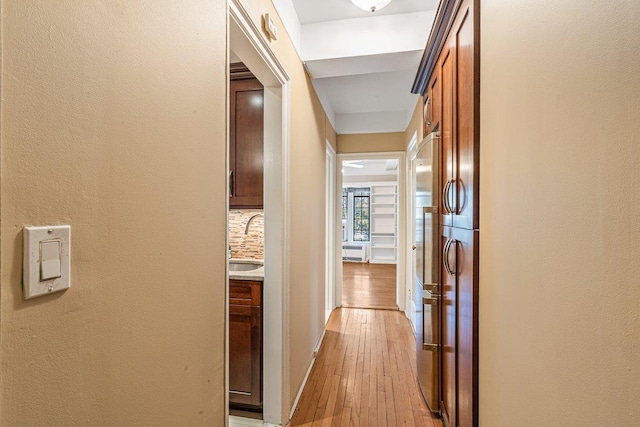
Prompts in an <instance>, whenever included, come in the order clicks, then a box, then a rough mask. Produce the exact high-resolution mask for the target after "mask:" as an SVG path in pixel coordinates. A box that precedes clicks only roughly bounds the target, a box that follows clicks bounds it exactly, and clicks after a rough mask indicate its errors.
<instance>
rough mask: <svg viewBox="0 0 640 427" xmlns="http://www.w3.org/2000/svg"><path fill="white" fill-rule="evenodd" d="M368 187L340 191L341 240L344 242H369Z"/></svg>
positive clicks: (348, 188) (369, 189) (369, 192)
mask: <svg viewBox="0 0 640 427" xmlns="http://www.w3.org/2000/svg"><path fill="white" fill-rule="evenodd" d="M370 196H371V188H369V187H359V188H353V187H347V188H343V189H342V240H343V241H344V242H347V241H349V242H368V241H369V240H370V234H371V233H370V226H369V217H370V215H369V214H370Z"/></svg>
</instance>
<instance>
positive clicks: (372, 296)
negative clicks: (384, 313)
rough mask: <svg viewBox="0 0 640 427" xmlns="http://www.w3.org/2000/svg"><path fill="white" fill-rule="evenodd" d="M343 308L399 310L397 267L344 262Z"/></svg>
mask: <svg viewBox="0 0 640 427" xmlns="http://www.w3.org/2000/svg"><path fill="white" fill-rule="evenodd" d="M342 306H343V307H349V308H378V309H386V310H397V309H398V305H397V304H396V265H395V264H370V263H359V262H343V263H342Z"/></svg>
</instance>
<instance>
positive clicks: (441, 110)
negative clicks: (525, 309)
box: [413, 0, 480, 427]
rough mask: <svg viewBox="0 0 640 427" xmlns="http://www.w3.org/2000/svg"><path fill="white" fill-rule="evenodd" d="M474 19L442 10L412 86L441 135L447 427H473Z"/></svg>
mask: <svg viewBox="0 0 640 427" xmlns="http://www.w3.org/2000/svg"><path fill="white" fill-rule="evenodd" d="M479 16H480V15H479V0H443V1H442V2H440V7H439V9H438V12H437V14H436V19H435V23H434V26H433V30H432V32H431V34H430V36H429V41H428V43H427V48H426V49H425V53H424V55H423V58H422V62H421V64H420V68H419V71H418V74H417V76H416V80H415V82H414V86H413V92H414V93H420V94H422V95H423V96H425V99H430V101H429V103H430V104H432V105H433V106H434V108H436V109H438V110H437V111H433V112H429V109H428V108H427V110H426V113H425V118H427V119H429V118H430V117H433V118H434V119H432V120H430V121H431V124H429V123H427V122H425V129H426V130H435V129H437V130H438V132H439V133H440V153H441V154H440V182H441V188H440V197H439V199H440V213H441V215H440V224H441V236H440V250H441V261H442V268H441V278H440V284H441V286H442V289H441V296H440V298H441V307H442V309H441V311H440V313H441V318H440V320H441V322H440V324H441V331H440V332H441V337H442V342H441V348H440V356H441V357H440V372H441V377H440V386H441V393H440V396H441V399H440V412H441V414H442V418H443V421H444V425H445V426H446V427H457V426H459V427H477V426H478V260H479V253H478V240H479V230H478V228H479V200H480V199H479V171H480V169H479V153H480V131H479V129H480V120H479V106H480V85H479V77H480V51H479V49H480V44H479V28H480V27H479V24H480V19H479ZM436 98H439V99H436ZM436 118H437V119H436ZM436 123H437V124H436ZM434 126H437V127H434Z"/></svg>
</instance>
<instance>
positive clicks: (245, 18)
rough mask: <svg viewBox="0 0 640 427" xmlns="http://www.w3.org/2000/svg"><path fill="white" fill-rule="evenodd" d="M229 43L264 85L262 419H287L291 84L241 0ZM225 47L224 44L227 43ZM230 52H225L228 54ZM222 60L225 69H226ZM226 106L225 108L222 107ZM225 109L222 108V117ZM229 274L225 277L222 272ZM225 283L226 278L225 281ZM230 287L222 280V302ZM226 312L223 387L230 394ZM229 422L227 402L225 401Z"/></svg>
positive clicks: (234, 5) (232, 4)
mask: <svg viewBox="0 0 640 427" xmlns="http://www.w3.org/2000/svg"><path fill="white" fill-rule="evenodd" d="M228 31H229V34H228V37H227V40H228V43H229V46H230V45H231V44H232V45H233V51H234V53H235V54H236V55H237V56H238V57H239V58H240V59H241V60H242V62H244V64H245V65H246V66H247V67H248V68H249V69H250V70H251V72H252V73H253V74H254V75H255V76H256V77H257V78H258V80H260V82H261V83H262V84H263V85H264V88H265V91H264V94H265V100H264V102H265V104H264V105H265V133H264V174H265V180H264V181H265V183H266V182H268V183H269V185H268V186H265V188H264V196H265V197H264V217H265V237H264V239H265V268H264V283H265V285H264V287H263V304H264V308H263V316H264V318H263V357H264V359H263V366H264V368H263V391H264V393H263V420H264V422H265V423H271V424H276V425H286V423H287V422H288V421H289V409H290V402H291V398H290V395H291V392H290V386H289V383H290V381H289V375H290V374H289V340H288V338H287V337H288V336H289V286H290V284H289V280H290V279H289V271H290V268H289V262H290V261H289V251H290V250H289V247H290V244H289V147H290V108H291V107H290V105H291V84H290V80H289V76H288V75H287V72H286V70H285V69H284V67H283V66H282V64H281V63H280V62H279V61H278V59H277V58H276V56H275V54H274V53H273V51H272V50H271V48H270V47H269V45H268V44H267V43H266V42H265V41H264V39H263V38H262V36H261V30H260V28H258V27H257V26H256V25H255V24H254V23H253V21H252V20H251V17H250V15H249V13H248V12H247V10H246V9H245V8H244V6H243V5H242V4H241V3H240V0H229V25H228ZM229 46H228V48H229ZM229 57H230V55H229V54H227V58H229ZM228 65H229V64H228V59H227V69H228ZM227 108H228V107H227ZM228 115H229V112H228V111H227V117H228ZM227 279H228V276H227ZM227 283H228V280H227ZM228 295H229V289H228V285H227V303H228ZM228 316H229V314H228V312H227V313H226V324H227V334H226V335H227V339H226V344H225V351H226V374H225V391H226V399H228V394H229V378H228V377H229V370H228V366H229V363H228V361H229V359H228V358H229V342H228V325H229V317H228ZM225 410H226V411H227V414H226V415H227V416H226V423H227V424H228V418H229V417H228V402H227V405H226V409H225Z"/></svg>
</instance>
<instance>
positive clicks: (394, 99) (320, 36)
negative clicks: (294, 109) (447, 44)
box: [273, 0, 439, 134]
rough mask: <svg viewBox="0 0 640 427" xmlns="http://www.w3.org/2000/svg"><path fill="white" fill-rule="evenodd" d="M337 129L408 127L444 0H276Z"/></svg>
mask: <svg viewBox="0 0 640 427" xmlns="http://www.w3.org/2000/svg"><path fill="white" fill-rule="evenodd" d="M273 3H274V5H275V6H276V9H277V10H278V13H279V14H280V16H281V18H282V19H283V21H284V23H285V26H286V29H287V32H288V34H289V36H290V37H291V39H292V40H293V43H294V45H295V46H296V49H297V51H298V54H299V55H300V58H301V59H302V61H303V62H304V64H305V67H306V68H307V70H308V72H309V74H310V75H311V77H312V81H313V85H314V87H315V89H316V92H317V93H318V97H319V98H320V101H321V102H322V105H323V107H324V109H325V111H326V112H327V116H328V117H329V120H330V121H331V123H332V125H333V126H334V128H335V129H336V131H337V132H338V134H350V133H377V132H402V131H404V130H405V129H406V127H407V125H408V123H409V120H410V119H411V115H412V114H413V111H414V108H415V105H416V102H417V98H418V97H417V95H413V94H411V86H412V84H413V80H414V78H415V75H416V73H417V70H418V66H419V64H420V59H421V57H422V52H423V50H424V48H425V46H426V43H427V38H428V37H429V32H430V31H431V26H432V24H433V20H434V17H435V12H436V9H437V7H438V4H439V0H393V1H392V2H391V4H389V5H388V6H387V7H385V8H384V9H381V10H378V11H376V12H375V13H371V12H367V11H364V10H362V9H359V8H357V7H356V6H355V5H353V4H352V3H351V1H350V0H273Z"/></svg>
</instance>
